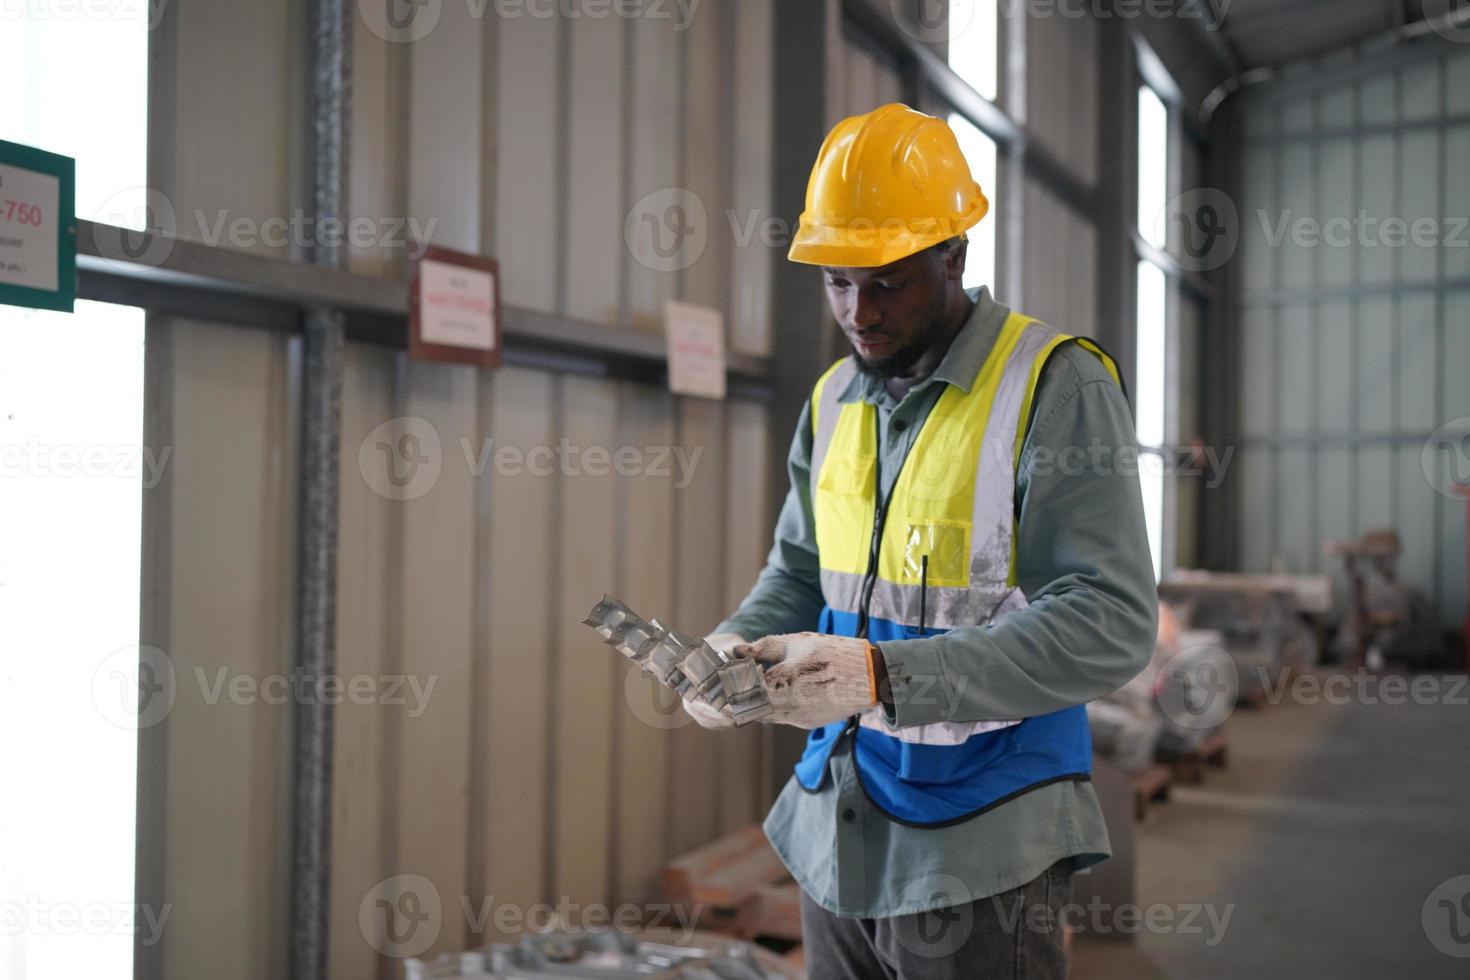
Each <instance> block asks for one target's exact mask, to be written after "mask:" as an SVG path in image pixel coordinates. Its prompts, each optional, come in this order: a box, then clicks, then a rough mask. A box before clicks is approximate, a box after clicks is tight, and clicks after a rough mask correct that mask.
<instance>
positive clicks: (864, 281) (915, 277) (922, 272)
mask: <svg viewBox="0 0 1470 980" xmlns="http://www.w3.org/2000/svg"><path fill="white" fill-rule="evenodd" d="M964 253H965V249H964V246H959V247H956V248H953V249H951V250H949V251H946V250H945V249H944V248H942V247H936V248H927V249H925V250H924V251H922V252H917V253H915V254H913V255H909V256H905V257H904V258H901V259H899V260H898V261H897V262H891V263H889V264H888V265H883V266H878V267H876V268H857V267H845V266H826V267H824V268H823V269H822V280H823V283H824V284H825V286H826V289H827V302H828V303H829V304H830V305H831V307H832V315H833V316H834V317H836V318H837V323H838V325H839V326H840V327H842V332H843V333H844V334H846V335H847V340H848V342H849V343H850V344H852V349H853V353H854V354H856V356H857V363H858V367H859V369H861V370H862V371H863V373H864V374H871V375H875V376H877V377H880V378H893V377H899V376H901V375H903V374H904V373H905V372H906V371H908V369H909V368H911V367H913V366H914V364H915V363H916V362H917V361H918V360H919V358H920V357H922V356H923V354H924V351H926V350H928V349H929V348H930V347H931V346H933V344H934V342H935V341H936V340H938V338H939V337H940V336H941V335H942V334H943V333H944V307H945V299H946V292H947V290H946V288H945V283H946V281H947V280H948V279H950V278H955V279H958V278H959V276H960V275H961V274H962V273H963V271H964Z"/></svg>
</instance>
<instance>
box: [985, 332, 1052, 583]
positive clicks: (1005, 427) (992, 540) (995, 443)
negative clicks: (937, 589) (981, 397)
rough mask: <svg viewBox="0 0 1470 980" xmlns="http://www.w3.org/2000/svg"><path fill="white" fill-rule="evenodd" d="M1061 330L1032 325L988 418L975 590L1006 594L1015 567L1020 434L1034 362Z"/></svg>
mask: <svg viewBox="0 0 1470 980" xmlns="http://www.w3.org/2000/svg"><path fill="white" fill-rule="evenodd" d="M1056 335H1057V334H1056V331H1055V330H1052V329H1051V328H1050V327H1048V326H1046V325H1045V324H1042V323H1037V322H1036V321H1032V322H1030V323H1028V324H1026V326H1025V328H1024V329H1023V330H1022V332H1021V337H1020V339H1019V340H1017V341H1016V346H1015V348H1014V349H1013V350H1012V351H1011V356H1010V359H1009V360H1008V361H1007V362H1006V367H1005V371H1004V372H1002V374H1001V378H1000V384H999V385H998V386H997V388H996V392H995V401H994V402H993V403H992V404H991V406H990V416H989V418H988V419H987V420H986V422H985V435H984V437H983V439H982V441H981V443H980V461H979V464H978V465H977V466H976V469H975V507H974V513H973V517H972V520H973V522H974V523H973V524H972V526H971V529H970V588H971V589H972V590H976V591H978V592H980V593H982V595H989V596H996V597H1001V596H1004V595H1005V593H1006V592H1007V591H1009V587H1008V586H1007V582H1008V581H1009V579H1010V571H1011V537H1012V533H1013V526H1014V522H1015V513H1016V471H1015V464H1014V460H1015V455H1014V451H1015V446H1016V432H1017V431H1018V430H1019V429H1020V426H1021V403H1022V402H1023V401H1024V400H1025V398H1026V388H1027V385H1028V384H1029V383H1030V380H1031V365H1032V363H1033V362H1034V361H1035V360H1036V356H1037V355H1038V354H1040V353H1041V349H1042V348H1043V347H1045V346H1046V344H1047V342H1048V341H1050V340H1051V339H1052V338H1053V337H1055V336H1056Z"/></svg>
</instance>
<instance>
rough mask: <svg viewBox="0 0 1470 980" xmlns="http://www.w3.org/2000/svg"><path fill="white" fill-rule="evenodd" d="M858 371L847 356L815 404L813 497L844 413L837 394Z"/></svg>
mask: <svg viewBox="0 0 1470 980" xmlns="http://www.w3.org/2000/svg"><path fill="white" fill-rule="evenodd" d="M856 373H857V365H856V364H854V363H853V360H852V358H851V357H848V358H846V359H845V360H844V361H843V362H842V363H841V364H839V365H837V367H836V369H835V370H833V371H832V373H831V374H829V375H827V381H826V383H825V384H823V385H822V393H821V397H820V398H819V399H818V401H817V404H816V405H815V406H814V407H815V408H816V412H817V418H816V429H815V431H814V432H813V433H812V461H811V464H812V465H811V480H812V488H811V490H812V499H813V500H815V499H816V496H817V477H819V476H820V475H821V473H822V463H824V462H825V461H826V459H827V449H828V447H830V446H831V445H832V434H833V433H834V432H836V431H837V416H839V415H840V414H842V403H841V402H839V401H838V400H837V396H838V395H841V394H842V392H843V391H844V390H846V388H847V386H848V383H849V382H851V381H852V377H853V375H854V374H856Z"/></svg>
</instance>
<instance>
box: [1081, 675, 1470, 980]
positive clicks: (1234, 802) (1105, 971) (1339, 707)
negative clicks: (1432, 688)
mask: <svg viewBox="0 0 1470 980" xmlns="http://www.w3.org/2000/svg"><path fill="white" fill-rule="evenodd" d="M1421 683H1424V682H1421ZM1435 683H1436V684H1438V696H1437V700H1436V703H1431V704H1418V703H1404V704H1390V703H1387V702H1388V701H1389V700H1390V695H1392V694H1393V693H1394V692H1392V691H1391V690H1388V689H1384V690H1381V691H1379V690H1374V689H1372V688H1368V689H1366V696H1358V695H1357V692H1356V691H1353V692H1352V693H1353V696H1352V697H1351V700H1349V702H1348V703H1346V704H1334V703H1328V702H1327V701H1325V700H1322V699H1318V700H1317V701H1316V703H1307V702H1306V699H1296V700H1293V699H1292V698H1291V697H1290V696H1287V697H1284V698H1283V699H1282V700H1281V701H1280V703H1276V704H1268V705H1266V706H1264V707H1262V708H1259V709H1249V708H1240V709H1238V710H1237V711H1236V712H1235V714H1234V715H1233V716H1232V717H1231V718H1230V719H1229V720H1228V722H1227V730H1228V732H1229V738H1230V743H1229V752H1230V760H1229V766H1228V768H1226V769H1225V770H1223V771H1222V770H1216V769H1212V770H1209V771H1208V773H1207V775H1206V777H1205V781H1204V783H1203V784H1201V785H1199V786H1197V787H1177V786H1176V787H1175V789H1174V792H1173V798H1172V799H1171V800H1170V801H1169V802H1167V803H1164V804H1161V805H1159V806H1157V807H1156V808H1155V809H1154V811H1153V813H1152V814H1151V815H1150V817H1149V820H1148V822H1147V823H1146V824H1144V825H1143V826H1140V827H1139V828H1138V836H1137V845H1136V846H1137V852H1138V861H1137V875H1138V878H1137V902H1138V904H1139V905H1140V906H1142V907H1144V908H1147V907H1148V906H1149V905H1151V904H1154V903H1161V904H1162V905H1164V906H1167V907H1170V909H1173V910H1177V909H1182V908H1184V907H1186V906H1189V905H1198V904H1199V903H1204V904H1205V905H1207V906H1212V907H1213V910H1214V912H1215V915H1216V916H1217V919H1216V921H1220V919H1221V917H1223V916H1224V915H1225V914H1226V913H1227V912H1228V913H1229V915H1230V918H1229V919H1228V920H1225V925H1224V928H1223V929H1216V928H1214V927H1212V926H1211V924H1210V920H1209V919H1208V918H1207V917H1206V916H1205V915H1200V916H1198V918H1197V919H1196V920H1195V921H1194V922H1193V923H1192V926H1194V927H1200V928H1201V929H1202V931H1201V932H1194V931H1192V930H1191V931H1189V932H1188V933H1187V934H1186V931H1185V930H1183V929H1168V928H1163V929H1160V930H1157V931H1150V930H1144V931H1143V932H1141V933H1139V934H1138V936H1137V937H1136V939H1135V940H1134V942H1132V943H1120V942H1108V941H1104V940H1098V939H1083V940H1081V941H1079V942H1078V943H1077V945H1076V947H1075V948H1074V952H1073V958H1072V971H1071V975H1072V977H1073V978H1077V980H1113V978H1118V980H1125V978H1126V980H1143V978H1152V977H1168V978H1188V980H1210V978H1222V980H1224V978H1229V980H1238V978H1243V977H1251V978H1254V977H1293V978H1295V977H1331V978H1356V977H1364V978H1368V977H1372V978H1380V977H1414V978H1430V977H1459V978H1464V977H1470V897H1466V896H1467V892H1470V877H1467V878H1466V879H1464V881H1462V882H1458V883H1456V884H1455V885H1451V886H1449V887H1450V889H1452V891H1450V892H1449V893H1447V892H1445V891H1441V892H1439V893H1438V894H1436V896H1435V901H1434V902H1430V903H1427V900H1428V899H1429V897H1430V893H1431V892H1432V891H1434V890H1435V889H1436V886H1439V885H1440V884H1441V883H1443V882H1445V881H1446V880H1447V879H1450V878H1453V877H1455V876H1457V875H1467V876H1470V684H1466V683H1465V677H1464V675H1459V676H1454V675H1450V676H1445V677H1439V678H1435ZM1443 897H1448V898H1449V899H1450V900H1451V901H1452V902H1454V903H1455V904H1456V905H1457V906H1458V907H1459V911H1458V913H1457V915H1458V922H1457V923H1456V925H1457V927H1458V929H1459V934H1460V936H1461V937H1462V938H1463V941H1461V942H1459V943H1458V944H1456V942H1455V939H1454V936H1453V934H1452V933H1451V932H1450V928H1451V924H1450V922H1449V918H1448V912H1447V911H1446V908H1445V907H1442V906H1440V905H1439V899H1440V898H1443ZM1426 905H1427V911H1426ZM1170 914H1172V915H1173V916H1174V918H1173V921H1175V922H1178V923H1181V924H1182V923H1183V922H1184V918H1183V917H1182V916H1181V915H1180V914H1179V913H1177V912H1171V913H1170ZM1161 919H1162V913H1161ZM1426 923H1427V924H1428V925H1427V926H1426ZM1430 932H1432V933H1433V934H1434V935H1435V937H1436V938H1438V939H1439V941H1440V943H1441V945H1444V946H1446V947H1447V948H1449V949H1450V950H1452V951H1454V952H1456V953H1458V955H1459V957H1465V958H1456V957H1452V956H1450V955H1447V954H1446V953H1443V952H1441V951H1440V950H1439V949H1437V948H1436V947H1435V945H1433V943H1431V941H1430V938H1429V935H1430ZM1216 933H1218V934H1219V935H1218V936H1216V935H1215V934H1216ZM1212 941H1213V945H1211V944H1210V943H1211V942H1212Z"/></svg>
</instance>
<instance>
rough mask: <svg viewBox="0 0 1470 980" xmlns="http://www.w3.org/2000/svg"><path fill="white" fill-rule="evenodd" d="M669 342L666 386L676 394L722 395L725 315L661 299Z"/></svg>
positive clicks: (712, 310)
mask: <svg viewBox="0 0 1470 980" xmlns="http://www.w3.org/2000/svg"><path fill="white" fill-rule="evenodd" d="M664 336H665V338H666V340H667V341H668V345H669V390H670V391H672V392H673V393H674V394H676V395H698V396H700V397H702V398H720V399H722V398H724V397H725V318H724V316H723V314H721V313H720V311H719V310H714V309H710V308H709V307H707V306H696V305H695V304H693V303H681V302H679V301H678V300H672V299H671V300H668V301H666V302H665V303H664Z"/></svg>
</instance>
